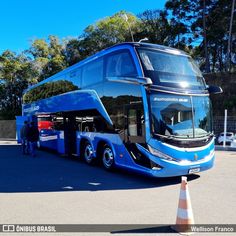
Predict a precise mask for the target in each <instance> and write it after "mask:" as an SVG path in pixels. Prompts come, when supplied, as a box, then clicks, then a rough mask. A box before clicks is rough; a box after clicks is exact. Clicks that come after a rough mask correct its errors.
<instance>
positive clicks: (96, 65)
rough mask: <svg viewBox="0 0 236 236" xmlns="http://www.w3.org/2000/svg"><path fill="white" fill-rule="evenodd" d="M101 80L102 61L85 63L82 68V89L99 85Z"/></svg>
mask: <svg viewBox="0 0 236 236" xmlns="http://www.w3.org/2000/svg"><path fill="white" fill-rule="evenodd" d="M102 80H103V59H102V58H101V59H98V60H95V61H92V62H89V63H87V64H86V65H84V66H83V67H82V87H86V86H89V85H91V84H96V83H99V82H101V81H102Z"/></svg>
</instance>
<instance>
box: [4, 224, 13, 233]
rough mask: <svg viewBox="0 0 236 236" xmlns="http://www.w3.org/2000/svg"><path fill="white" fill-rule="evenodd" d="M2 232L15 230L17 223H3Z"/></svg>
mask: <svg viewBox="0 0 236 236" xmlns="http://www.w3.org/2000/svg"><path fill="white" fill-rule="evenodd" d="M2 232H15V225H3V226H2Z"/></svg>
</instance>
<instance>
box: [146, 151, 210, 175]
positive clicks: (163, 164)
mask: <svg viewBox="0 0 236 236" xmlns="http://www.w3.org/2000/svg"><path fill="white" fill-rule="evenodd" d="M155 158H157V157H155ZM150 159H152V161H153V160H154V158H153V156H152V158H150ZM158 159H159V160H158V166H160V168H159V167H158V166H157V167H155V166H154V167H153V168H152V169H151V170H150V175H151V176H153V177H171V176H181V175H189V174H194V173H198V172H202V171H205V170H208V169H210V168H212V167H213V165H214V160H215V151H214V150H212V151H211V152H210V153H209V155H207V156H205V157H204V158H203V159H201V160H199V161H184V160H183V161H180V162H176V161H168V160H164V159H161V158H158ZM154 163H156V162H155V161H154Z"/></svg>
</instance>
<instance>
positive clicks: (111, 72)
mask: <svg viewBox="0 0 236 236" xmlns="http://www.w3.org/2000/svg"><path fill="white" fill-rule="evenodd" d="M105 75H106V77H135V76H137V70H136V68H135V65H134V62H133V59H132V57H131V55H130V53H129V51H127V50H123V51H121V52H117V53H113V54H110V55H108V56H107V57H106V73H105Z"/></svg>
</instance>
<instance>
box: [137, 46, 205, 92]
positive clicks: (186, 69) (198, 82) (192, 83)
mask: <svg viewBox="0 0 236 236" xmlns="http://www.w3.org/2000/svg"><path fill="white" fill-rule="evenodd" d="M138 53H139V56H140V59H141V61H142V64H143V69H144V73H145V76H146V77H150V78H151V79H152V81H153V84H154V85H160V86H164V87H175V88H176V87H177V88H182V89H205V82H204V79H203V77H202V74H201V72H200V70H199V69H198V67H197V65H196V64H195V63H194V61H193V59H192V58H191V57H189V56H185V55H178V54H172V53H166V52H161V51H158V50H151V49H138Z"/></svg>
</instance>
